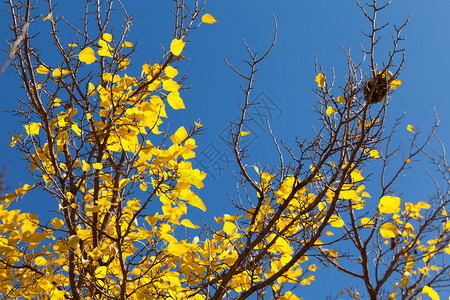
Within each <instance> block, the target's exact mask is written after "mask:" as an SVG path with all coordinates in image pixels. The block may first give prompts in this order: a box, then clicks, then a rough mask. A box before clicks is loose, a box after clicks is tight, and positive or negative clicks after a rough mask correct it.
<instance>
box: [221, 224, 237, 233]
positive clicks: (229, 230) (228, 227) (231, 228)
mask: <svg viewBox="0 0 450 300" xmlns="http://www.w3.org/2000/svg"><path fill="white" fill-rule="evenodd" d="M223 231H224V232H225V233H226V234H227V235H233V233H235V232H236V231H237V228H236V225H234V223H232V222H225V224H224V225H223Z"/></svg>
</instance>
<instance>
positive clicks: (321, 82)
mask: <svg viewBox="0 0 450 300" xmlns="http://www.w3.org/2000/svg"><path fill="white" fill-rule="evenodd" d="M315 81H316V82H317V86H318V87H321V88H323V87H324V86H325V76H323V74H322V73H319V74H317V76H316V79H315Z"/></svg>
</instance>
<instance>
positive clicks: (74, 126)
mask: <svg viewBox="0 0 450 300" xmlns="http://www.w3.org/2000/svg"><path fill="white" fill-rule="evenodd" d="M71 127H72V130H73V131H74V132H75V133H76V134H77V135H81V133H82V131H81V129H80V127H78V124H72V126H71Z"/></svg>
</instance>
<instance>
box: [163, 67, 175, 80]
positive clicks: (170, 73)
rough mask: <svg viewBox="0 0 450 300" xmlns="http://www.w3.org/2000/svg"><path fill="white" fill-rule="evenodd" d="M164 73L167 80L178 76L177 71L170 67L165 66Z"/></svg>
mask: <svg viewBox="0 0 450 300" xmlns="http://www.w3.org/2000/svg"><path fill="white" fill-rule="evenodd" d="M164 72H166V75H167V77H169V78H174V77H175V76H177V75H178V70H177V69H175V68H174V67H172V66H167V67H166V68H165V69H164Z"/></svg>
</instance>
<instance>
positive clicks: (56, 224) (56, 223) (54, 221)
mask: <svg viewBox="0 0 450 300" xmlns="http://www.w3.org/2000/svg"><path fill="white" fill-rule="evenodd" d="M52 225H53V227H55V228H56V229H60V228H61V227H63V226H64V221H63V220H61V219H58V218H53V219H52Z"/></svg>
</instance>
